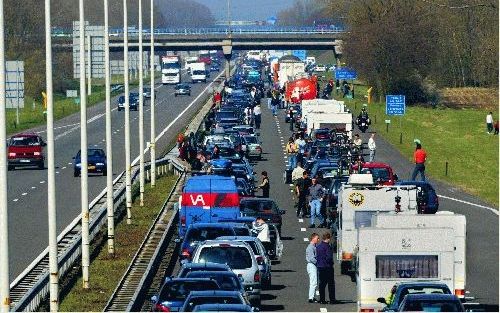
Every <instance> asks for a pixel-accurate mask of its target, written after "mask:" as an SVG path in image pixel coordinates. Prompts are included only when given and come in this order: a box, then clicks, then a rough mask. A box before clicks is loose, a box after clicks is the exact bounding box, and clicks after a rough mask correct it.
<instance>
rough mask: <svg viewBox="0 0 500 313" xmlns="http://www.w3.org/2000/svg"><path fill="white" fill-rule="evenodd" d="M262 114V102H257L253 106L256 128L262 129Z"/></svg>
mask: <svg viewBox="0 0 500 313" xmlns="http://www.w3.org/2000/svg"><path fill="white" fill-rule="evenodd" d="M261 114H262V111H261V109H260V104H257V105H256V106H255V107H254V108H253V116H254V119H255V128H256V129H260V123H261V121H262V119H261Z"/></svg>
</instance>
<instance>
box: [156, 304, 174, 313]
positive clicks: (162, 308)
mask: <svg viewBox="0 0 500 313" xmlns="http://www.w3.org/2000/svg"><path fill="white" fill-rule="evenodd" d="M155 311H156V312H170V308H169V307H168V306H164V305H162V304H159V303H158V304H156V305H155Z"/></svg>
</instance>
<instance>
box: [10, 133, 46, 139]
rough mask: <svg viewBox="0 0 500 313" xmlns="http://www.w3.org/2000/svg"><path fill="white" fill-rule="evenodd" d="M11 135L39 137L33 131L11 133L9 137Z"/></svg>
mask: <svg viewBox="0 0 500 313" xmlns="http://www.w3.org/2000/svg"><path fill="white" fill-rule="evenodd" d="M12 137H40V135H38V134H37V133H35V132H24V133H19V134H16V135H12V136H11V138H12Z"/></svg>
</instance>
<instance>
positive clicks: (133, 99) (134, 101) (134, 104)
mask: <svg viewBox="0 0 500 313" xmlns="http://www.w3.org/2000/svg"><path fill="white" fill-rule="evenodd" d="M129 108H130V110H131V111H137V110H139V94H138V93H130V96H129ZM121 110H125V96H120V97H119V98H118V111H121Z"/></svg>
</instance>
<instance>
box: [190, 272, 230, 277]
mask: <svg viewBox="0 0 500 313" xmlns="http://www.w3.org/2000/svg"><path fill="white" fill-rule="evenodd" d="M191 273H197V274H193V275H203V274H205V275H207V276H208V275H226V276H237V275H236V273H235V272H233V271H195V272H191ZM188 279H199V278H188Z"/></svg>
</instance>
